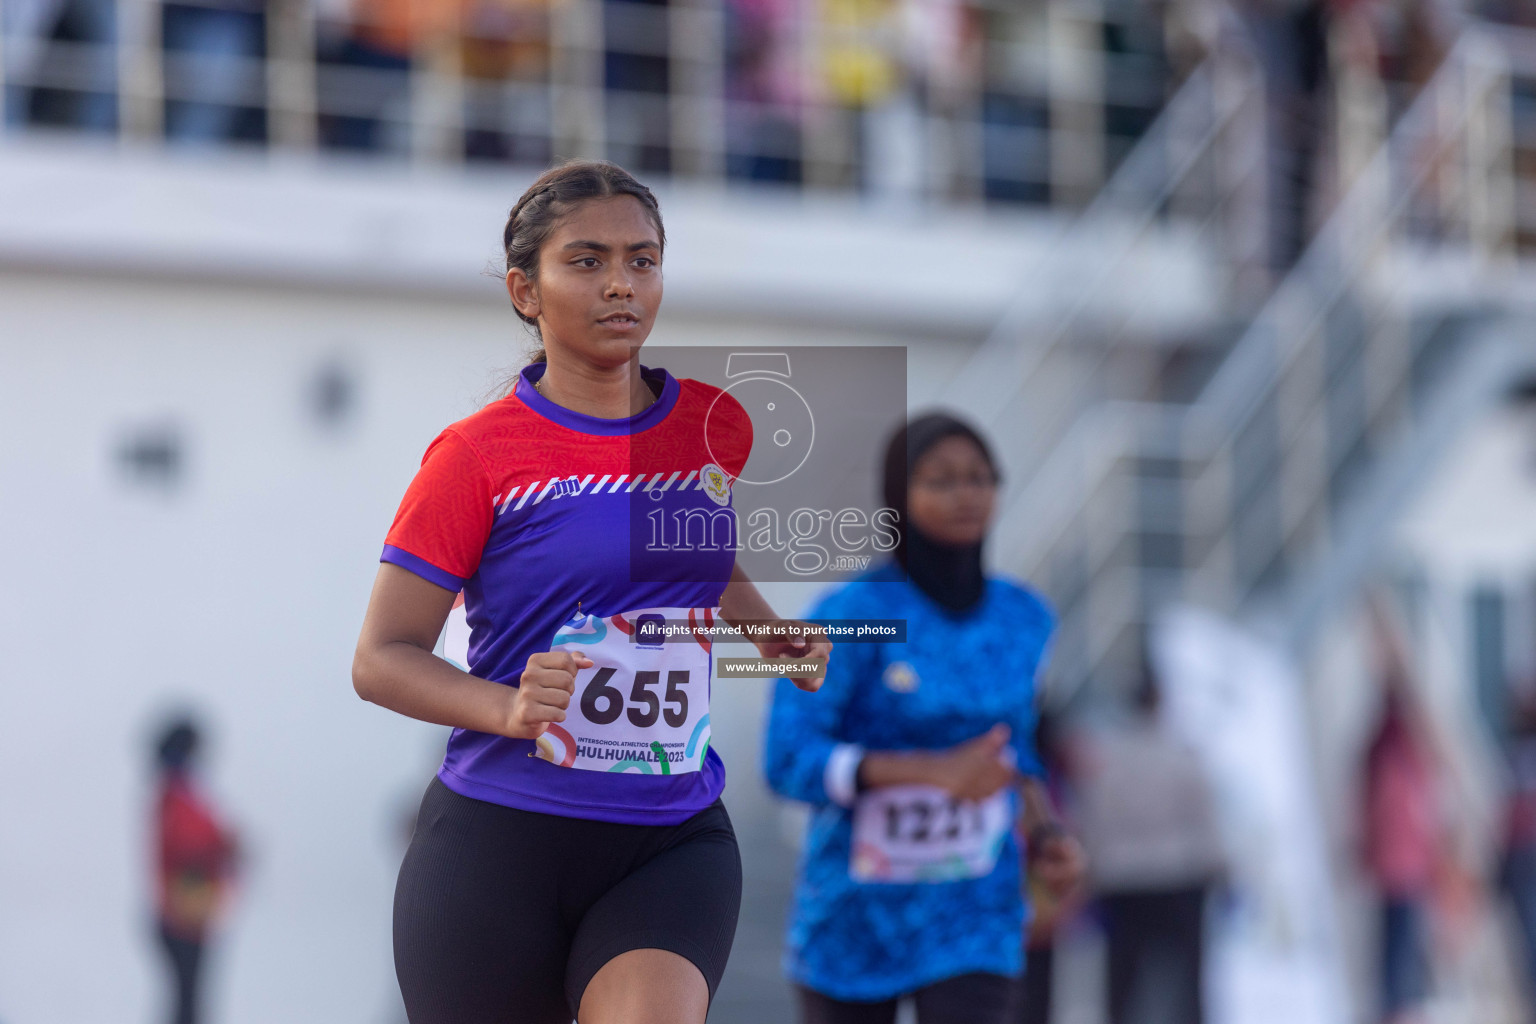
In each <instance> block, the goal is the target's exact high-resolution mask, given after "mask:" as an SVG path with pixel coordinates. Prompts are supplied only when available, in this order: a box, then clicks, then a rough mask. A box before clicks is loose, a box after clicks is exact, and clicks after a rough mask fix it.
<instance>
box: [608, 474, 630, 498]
mask: <svg viewBox="0 0 1536 1024" xmlns="http://www.w3.org/2000/svg"><path fill="white" fill-rule="evenodd" d="M628 479H629V474H628V473H620V474H619V478H618V479H617V480H615V481H614V482H613V486H612V487H610V488H608V493H609V494H612V493H613V492H615V491H617V490H618V489H619V488H620V487H623V486H624V481H625V480H628Z"/></svg>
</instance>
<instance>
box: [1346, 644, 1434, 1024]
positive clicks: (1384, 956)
mask: <svg viewBox="0 0 1536 1024" xmlns="http://www.w3.org/2000/svg"><path fill="white" fill-rule="evenodd" d="M1384 691H1385V694H1384V699H1383V706H1382V713H1381V720H1380V722H1379V723H1378V724H1377V726H1376V730H1375V733H1374V735H1373V737H1372V739H1371V742H1370V746H1369V747H1368V749H1367V751H1366V757H1365V766H1364V768H1365V850H1364V853H1365V866H1366V870H1367V871H1368V873H1369V874H1370V877H1371V880H1372V881H1373V882H1374V883H1375V886H1376V889H1377V892H1378V894H1379V896H1380V899H1381V960H1380V965H1381V968H1380V969H1381V1004H1382V1005H1381V1018H1380V1019H1381V1020H1382V1021H1384V1022H1389V1024H1396V1022H1405V1021H1409V1020H1412V1019H1414V1017H1415V1014H1416V1013H1418V1011H1419V1010H1420V1007H1421V1005H1422V1003H1423V1001H1424V999H1425V997H1426V995H1427V994H1428V982H1429V956H1428V953H1429V949H1428V940H1429V912H1430V907H1431V901H1432V899H1433V897H1434V890H1435V882H1436V871H1437V868H1438V866H1439V864H1440V861H1441V854H1442V848H1441V831H1442V830H1441V816H1440V809H1439V807H1438V806H1437V802H1436V799H1435V772H1434V765H1433V759H1432V753H1431V750H1432V748H1431V746H1430V744H1429V743H1428V742H1427V739H1426V736H1425V732H1424V729H1423V727H1422V725H1421V724H1420V722H1419V714H1418V712H1417V710H1416V709H1415V708H1414V707H1413V705H1412V700H1413V698H1412V695H1411V694H1410V693H1409V692H1408V683H1407V679H1406V675H1405V673H1404V672H1403V671H1402V666H1401V665H1399V664H1397V662H1396V660H1395V659H1394V660H1393V661H1392V662H1391V663H1389V665H1388V667H1387V668H1386V671H1385V676H1384Z"/></svg>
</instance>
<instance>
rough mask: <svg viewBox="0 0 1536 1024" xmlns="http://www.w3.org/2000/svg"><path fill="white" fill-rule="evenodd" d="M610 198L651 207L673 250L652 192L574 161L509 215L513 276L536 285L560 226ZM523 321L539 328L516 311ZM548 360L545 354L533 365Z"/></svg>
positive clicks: (609, 168) (550, 174) (603, 164)
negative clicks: (580, 208) (592, 202)
mask: <svg viewBox="0 0 1536 1024" xmlns="http://www.w3.org/2000/svg"><path fill="white" fill-rule="evenodd" d="M610 196H634V197H635V198H636V199H638V200H639V201H640V205H642V206H644V207H645V210H646V213H647V214H648V215H649V216H650V218H651V223H653V224H655V225H656V234H657V236H658V241H660V243H661V247H662V249H665V248H666V246H667V231H666V229H665V228H664V227H662V226H661V208H660V207H659V206H658V205H657V203H656V197H655V196H654V195H652V194H651V190H650V189H648V188H646V187H645V186H644V185H642V184H640V182H638V181H636V180H635V177H634V175H632V174H630V173H629V172H628V171H626V170H625V169H624V168H622V167H620V166H619V165H618V164H612V163H609V162H608V161H606V160H573V161H571V162H569V163H564V164H561V165H560V166H558V167H552V168H550V169H549V170H547V171H545V172H544V173H543V174H542V175H540V176H539V180H538V181H535V182H534V183H533V184H532V185H529V186H528V191H526V192H524V193H523V197H522V198H521V199H519V200H518V201H517V205H516V206H514V207H512V212H511V213H510V214H508V215H507V226H506V227H505V228H504V229H503V230H502V234H501V242H502V247H503V248H504V249H505V250H506V253H507V270H508V271H511V270H512V268H513V267H516V268H518V269H520V270H522V272H523V273H525V274H527V275H528V278H529V280H533V279H534V278H535V277H536V276H537V274H538V269H539V249H540V248H541V247H542V246H543V245H544V242H545V240H546V239H547V238H549V235H550V233H551V232H552V231H554V229H555V225H556V224H557V223H559V220H560V218H561V217H562V216H564V215H565V214H567V213H569V212H570V211H571V208H572V207H573V206H575V205H576V204H577V203H580V202H582V201H584V200H587V199H607V198H609V197H610ZM513 309H514V310H515V311H516V312H517V315H518V318H519V319H521V320H522V321H523V322H524V323H526V324H532V325H534V326H535V327H537V326H538V321H537V320H535V319H534V318H532V317H527V316H524V315H523V313H522V311H521V310H518V309H517V307H516V306H514V307H513ZM543 359H544V350H543V349H542V348H541V349H539V351H538V352H537V353H536V354H535V355H534V357H533V361H534V362H540V361H542V360H543Z"/></svg>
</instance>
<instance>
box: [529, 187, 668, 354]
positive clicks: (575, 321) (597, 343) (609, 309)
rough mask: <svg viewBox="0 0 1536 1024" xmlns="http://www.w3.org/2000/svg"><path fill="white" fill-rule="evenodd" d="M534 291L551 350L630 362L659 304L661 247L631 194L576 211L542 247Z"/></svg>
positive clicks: (581, 206) (542, 329)
mask: <svg viewBox="0 0 1536 1024" xmlns="http://www.w3.org/2000/svg"><path fill="white" fill-rule="evenodd" d="M534 290H535V296H536V299H537V303H538V312H537V316H538V318H539V328H540V332H541V333H542V334H543V340H544V344H545V347H546V348H549V349H553V350H561V349H564V350H566V351H569V352H570V353H571V354H573V355H577V356H579V357H581V358H582V359H584V360H585V361H589V362H593V363H596V364H598V365H600V366H618V365H621V364H623V363H625V362H628V361H629V359H630V358H631V357H632V356H633V355H634V353H635V352H636V351H637V350H638V349H639V348H640V346H641V345H642V344H644V342H645V339H646V337H647V336H648V335H649V334H650V333H651V327H652V325H653V324H654V323H655V318H656V310H657V308H658V307H659V306H660V305H661V241H660V238H659V237H658V235H657V231H656V225H655V224H654V223H653V222H652V220H651V218H650V216H649V215H648V212H647V211H646V208H645V207H644V206H642V205H641V204H640V201H639V200H638V199H636V198H634V197H633V196H614V197H611V198H608V199H591V200H587V201H586V202H583V203H581V204H579V205H577V206H576V208H575V209H573V210H571V211H570V212H569V213H567V214H566V215H565V216H564V217H562V218H561V219H560V221H559V223H558V224H556V225H555V229H554V230H553V231H552V232H550V235H549V238H547V239H546V240H545V242H544V245H543V246H542V247H541V248H540V250H539V276H538V280H537V281H536V282H535V283H534Z"/></svg>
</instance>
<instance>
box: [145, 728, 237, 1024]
mask: <svg viewBox="0 0 1536 1024" xmlns="http://www.w3.org/2000/svg"><path fill="white" fill-rule="evenodd" d="M200 743H201V734H200V732H199V730H198V727H197V725H196V724H195V723H194V722H193V721H192V720H191V719H187V718H181V719H178V720H176V721H173V722H171V723H169V724H168V725H167V726H166V727H165V729H164V731H163V732H162V733H161V734H160V737H159V740H158V742H157V743H156V746H155V761H156V767H157V769H158V771H159V794H158V799H157V802H156V805H155V821H154V831H155V844H156V859H155V863H156V868H157V871H156V891H157V899H158V917H159V921H158V925H159V938H160V945H161V947H162V948H163V949H164V951H165V954H166V958H167V960H168V963H169V966H170V970H171V982H172V991H173V1002H172V1010H171V1014H170V1021H171V1024H197V1022H198V1021H199V1020H201V1019H203V1018H202V1015H201V1004H200V994H201V988H202V986H201V980H202V976H203V966H204V952H205V951H206V949H207V946H208V941H209V937H210V935H211V932H212V929H213V927H214V925H215V923H216V922H217V919H218V917H219V914H220V912H221V910H222V909H223V906H224V904H225V902H226V898H227V896H228V892H229V887H230V883H231V881H232V880H233V876H234V867H235V859H236V845H235V839H234V836H233V835H232V834H231V833H230V832H229V831H228V830H227V829H226V828H225V827H224V826H223V825H221V824H220V822H219V819H218V816H217V815H216V814H215V813H214V811H213V809H212V807H210V806H209V804H208V802H207V800H206V799H205V798H204V797H203V795H202V794H200V793H199V792H198V791H197V787H196V784H195V782H194V776H195V767H196V764H197V759H198V754H199V746H200Z"/></svg>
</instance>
